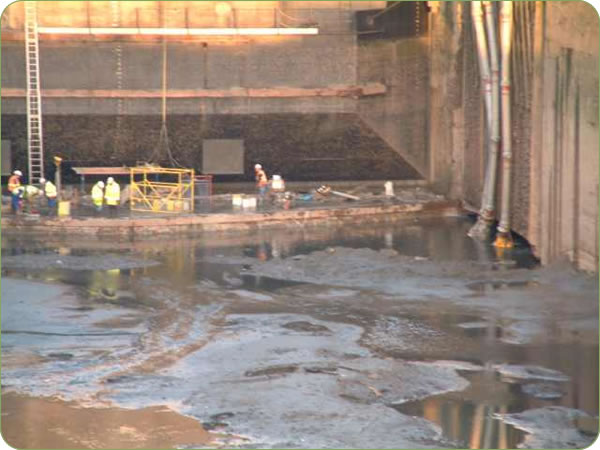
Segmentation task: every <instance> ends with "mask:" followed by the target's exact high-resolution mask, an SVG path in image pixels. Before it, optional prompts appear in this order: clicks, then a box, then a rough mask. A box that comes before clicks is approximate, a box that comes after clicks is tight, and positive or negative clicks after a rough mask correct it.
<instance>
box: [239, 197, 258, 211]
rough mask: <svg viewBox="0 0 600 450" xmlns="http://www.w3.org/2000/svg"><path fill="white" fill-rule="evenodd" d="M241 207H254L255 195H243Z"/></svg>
mask: <svg viewBox="0 0 600 450" xmlns="http://www.w3.org/2000/svg"><path fill="white" fill-rule="evenodd" d="M242 208H244V209H256V197H244V198H243V200H242Z"/></svg>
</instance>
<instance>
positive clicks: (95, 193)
mask: <svg viewBox="0 0 600 450" xmlns="http://www.w3.org/2000/svg"><path fill="white" fill-rule="evenodd" d="M103 199H104V190H103V189H102V188H101V187H100V186H98V184H95V185H94V187H93V188H92V201H93V202H94V204H95V205H101V204H102V200H103Z"/></svg>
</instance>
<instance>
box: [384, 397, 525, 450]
mask: <svg viewBox="0 0 600 450" xmlns="http://www.w3.org/2000/svg"><path fill="white" fill-rule="evenodd" d="M395 409H397V410H398V411H400V412H401V413H403V414H408V415H411V416H418V417H424V418H426V419H427V420H430V421H431V422H433V423H435V424H437V425H439V426H440V427H441V428H442V431H443V433H444V436H446V437H447V438H449V439H452V440H453V441H456V442H457V443H458V445H459V447H460V448H486V449H487V448H499V449H505V448H517V447H518V445H519V444H520V443H521V442H522V441H523V439H524V438H525V434H526V433H525V432H523V431H521V430H519V429H517V428H514V427H513V426H512V425H508V424H506V423H504V422H502V421H501V420H498V419H495V418H493V417H492V415H493V414H495V413H504V412H506V406H499V405H486V404H485V403H477V402H472V401H464V400H460V399H457V398H452V397H451V396H443V395H442V396H435V397H430V398H428V399H426V400H423V401H416V402H409V403H405V404H402V405H399V406H395Z"/></svg>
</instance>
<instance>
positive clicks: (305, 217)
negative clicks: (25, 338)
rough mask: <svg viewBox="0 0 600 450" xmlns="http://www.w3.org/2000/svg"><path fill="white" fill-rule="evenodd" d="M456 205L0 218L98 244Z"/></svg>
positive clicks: (439, 213)
mask: <svg viewBox="0 0 600 450" xmlns="http://www.w3.org/2000/svg"><path fill="white" fill-rule="evenodd" d="M462 214H463V210H462V208H461V205H460V203H459V202H458V201H446V200H444V201H435V202H428V203H413V204H401V205H397V204H396V205H393V204H389V205H376V206H360V207H350V208H348V207H346V208H331V209H317V210H290V211H275V212H267V213H260V212H256V213H239V214H197V215H186V216H172V217H152V216H148V217H140V218H115V219H108V218H81V219H78V218H41V219H40V220H35V221H28V220H24V219H23V218H15V217H2V220H1V225H2V233H4V234H5V235H17V234H18V235H23V234H33V235H52V236H54V237H70V236H79V237H83V236H88V237H92V236H94V237H96V238H98V239H127V240H133V239H141V238H151V237H154V236H160V235H173V234H178V235H193V234H201V233H205V232H223V231H246V230H256V229H265V228H272V227H289V226H300V227H302V226H309V225H323V224H342V223H366V222H372V223H385V222H391V221H396V220H402V219H406V218H411V217H448V216H460V215H462Z"/></svg>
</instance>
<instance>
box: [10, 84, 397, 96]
mask: <svg viewBox="0 0 600 450" xmlns="http://www.w3.org/2000/svg"><path fill="white" fill-rule="evenodd" d="M386 90H387V89H386V86H385V85H383V84H381V83H369V84H367V85H345V86H335V87H325V88H294V87H281V88H256V89H255V88H230V89H171V90H169V91H168V92H167V97H168V98H240V97H246V98H294V97H353V98H359V97H366V96H372V95H381V94H385V92H386ZM1 93H2V97H3V98H15V97H25V94H26V91H25V89H20V88H6V87H5V88H3V89H2V92H1ZM42 97H43V98H156V99H160V98H162V92H161V90H160V89H156V90H137V89H42Z"/></svg>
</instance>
